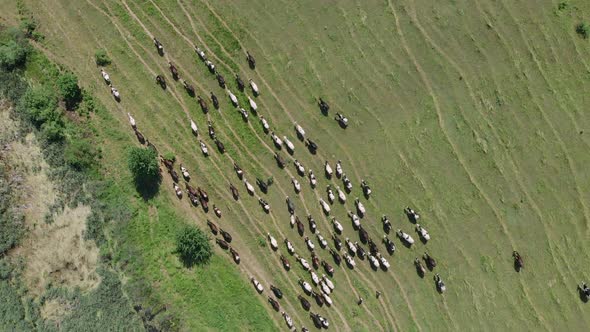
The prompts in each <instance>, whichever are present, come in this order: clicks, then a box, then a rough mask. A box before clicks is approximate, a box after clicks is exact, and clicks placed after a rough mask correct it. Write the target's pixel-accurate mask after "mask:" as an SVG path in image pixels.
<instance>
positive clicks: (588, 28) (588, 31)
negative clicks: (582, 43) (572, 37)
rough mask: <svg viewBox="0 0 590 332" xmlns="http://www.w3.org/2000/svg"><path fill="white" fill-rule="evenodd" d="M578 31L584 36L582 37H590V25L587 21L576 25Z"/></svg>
mask: <svg viewBox="0 0 590 332" xmlns="http://www.w3.org/2000/svg"><path fill="white" fill-rule="evenodd" d="M576 33H578V35H580V36H582V38H584V39H588V37H590V25H588V23H585V22H583V23H580V24H578V25H576Z"/></svg>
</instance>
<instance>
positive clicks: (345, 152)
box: [202, 0, 361, 178]
mask: <svg viewBox="0 0 590 332" xmlns="http://www.w3.org/2000/svg"><path fill="white" fill-rule="evenodd" d="M202 2H203V3H204V4H205V5H206V6H207V8H208V9H209V11H210V12H211V13H212V14H213V15H214V16H215V18H216V19H217V20H219V22H220V23H221V24H222V25H223V26H224V27H225V28H226V29H227V31H228V32H229V33H230V34H231V35H232V36H233V37H234V38H235V39H236V40H237V42H238V44H239V45H240V47H241V49H242V50H244V51H245V50H246V48H245V47H244V45H243V44H242V42H241V41H240V40H239V38H238V37H237V36H236V35H235V33H234V32H233V31H232V30H231V28H230V27H229V26H228V24H227V22H225V21H224V20H223V18H221V17H220V16H219V14H217V12H215V10H214V9H213V8H212V7H211V5H210V4H209V2H208V1H206V0H202ZM246 34H247V35H248V36H249V37H250V38H251V39H252V40H253V41H254V42H255V43H256V44H257V45H258V46H259V48H260V51H261V52H262V54H263V56H264V57H265V58H270V57H269V56H268V55H267V54H266V53H265V52H264V50H263V48H262V47H260V45H261V44H260V42H259V41H258V39H256V37H254V36H253V35H252V34H250V33H249V32H246ZM269 65H270V68H271V69H272V71H273V72H274V73H275V74H276V76H277V77H278V79H279V81H280V82H281V84H283V86H284V88H285V91H287V92H289V93H290V94H291V95H292V96H293V99H294V100H295V101H296V102H298V103H299V105H300V106H301V107H302V108H305V107H306V106H308V105H307V104H306V103H304V102H303V101H301V100H300V99H299V98H298V97H297V95H296V94H295V93H294V92H293V90H292V89H291V88H290V87H289V85H288V84H287V83H286V82H285V81H284V79H283V78H282V77H281V76H280V75H279V71H278V70H277V69H276V68H275V66H274V64H272V62H269ZM259 79H260V81H261V82H262V84H263V85H264V86H265V87H266V88H267V90H268V91H269V92H270V93H271V95H272V96H273V97H274V99H275V100H276V101H277V102H278V103H279V105H280V106H281V107H282V108H283V110H284V111H285V114H286V115H287V116H288V117H289V119H290V120H291V122H295V119H294V118H293V116H292V115H291V113H290V112H289V111H288V108H287V107H286V106H285V105H284V104H283V102H282V101H281V100H280V98H278V96H277V95H276V93H275V92H274V90H273V89H272V88H271V86H270V85H269V84H268V83H267V82H266V80H265V79H264V77H262V76H259ZM318 125H319V126H321V121H319V122H318ZM324 129H325V128H324ZM325 132H326V134H328V135H329V136H331V138H332V141H333V142H334V144H336V145H338V146H339V147H340V149H341V150H342V152H343V153H344V154H345V155H346V157H347V160H349V162H351V163H352V162H353V160H354V159H353V158H351V156H350V154H349V153H348V151H347V149H345V148H344V147H343V146H342V144H340V143H339V140H338V139H337V138H336V137H334V136H333V135H332V134H331V132H330V131H329V130H326V131H325ZM353 171H354V172H355V173H356V174H355V175H356V176H357V178H361V177H360V175H359V174H358V173H357V172H356V168H353Z"/></svg>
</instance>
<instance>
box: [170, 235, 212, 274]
mask: <svg viewBox="0 0 590 332" xmlns="http://www.w3.org/2000/svg"><path fill="white" fill-rule="evenodd" d="M176 253H177V254H178V255H179V257H180V260H181V261H182V263H183V264H184V265H185V266H186V267H191V266H193V265H201V264H206V263H207V262H209V259H210V258H211V255H212V254H213V250H212V248H211V243H210V242H209V237H208V236H207V235H206V234H205V233H204V232H203V231H202V230H200V229H199V228H197V227H196V226H185V227H184V228H183V229H181V230H180V232H178V234H177V236H176Z"/></svg>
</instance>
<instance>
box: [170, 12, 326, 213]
mask: <svg viewBox="0 0 590 332" xmlns="http://www.w3.org/2000/svg"><path fill="white" fill-rule="evenodd" d="M162 14H163V13H162ZM168 23H169V24H172V23H171V22H170V21H169V20H168ZM175 31H176V32H177V33H179V34H181V33H180V32H179V30H178V29H176V28H175ZM185 40H186V38H185ZM260 140H261V141H262V139H260ZM263 144H264V145H265V146H266V147H267V149H269V150H271V148H270V147H268V145H267V144H266V143H263ZM290 175H291V174H290ZM316 196H317V193H316ZM306 210H308V209H307V207H306Z"/></svg>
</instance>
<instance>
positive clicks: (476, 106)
mask: <svg viewBox="0 0 590 332" xmlns="http://www.w3.org/2000/svg"><path fill="white" fill-rule="evenodd" d="M413 19H414V21H415V22H416V27H417V28H418V29H419V30H420V31H421V33H422V34H423V36H424V37H425V39H426V40H427V41H428V42H429V43H430V44H431V45H432V46H433V48H434V49H435V50H436V51H437V52H438V53H439V54H440V55H441V56H442V58H444V59H445V60H446V61H447V62H448V63H449V64H450V65H451V66H452V67H453V68H455V70H456V71H457V72H458V73H459V74H460V75H461V77H463V78H464V79H463V82H464V83H465V85H466V87H467V90H468V92H469V95H470V97H471V99H472V100H473V103H474V105H475V108H476V109H477V110H478V112H479V113H480V117H481V118H482V119H485V121H486V123H487V125H488V127H489V128H490V129H491V131H492V133H493V135H494V136H495V138H496V139H497V140H498V141H499V140H500V137H499V135H498V133H497V131H496V128H495V127H494V126H493V124H492V123H491V122H490V121H489V120H488V119H487V118H486V116H485V115H484V114H483V113H482V110H481V107H480V105H479V104H478V103H477V101H476V99H475V96H474V94H473V89H472V88H471V86H470V84H469V81H468V79H467V78H466V77H467V76H466V75H465V73H463V71H462V70H461V69H460V67H459V66H458V65H457V64H456V63H455V62H454V61H453V60H452V58H451V57H450V56H448V54H446V53H445V52H444V51H443V50H442V49H441V48H440V47H439V46H438V45H437V44H436V42H434V41H433V40H432V38H430V36H429V35H428V33H427V32H426V31H425V30H424V28H423V27H422V26H421V24H420V23H419V20H418V17H417V16H416V14H415V13H414V15H413ZM507 157H508V161H509V163H510V166H511V168H512V169H513V172H514V174H515V180H516V182H517V184H518V186H519V187H520V189H521V191H522V192H524V194H525V196H526V197H527V200H528V202H529V204H530V205H531V207H532V208H533V210H534V211H535V212H536V214H537V216H538V217H539V219H544V218H543V216H542V213H541V211H540V209H539V208H538V206H537V204H536V203H535V201H534V200H533V199H532V197H531V195H530V193H529V192H528V191H527V189H526V186H525V185H524V184H523V183H522V180H521V177H520V176H519V174H520V172H519V171H518V168H517V167H516V164H515V162H514V159H513V158H512V156H511V155H510V154H507ZM495 163H496V165H497V166H498V167H499V169H502V167H500V166H499V164H497V162H496V161H495ZM511 186H512V185H511ZM543 228H544V230H545V234H548V232H549V231H548V229H547V227H546V225H545V223H543ZM548 245H549V248H550V252H551V253H552V256H553V261H554V263H555V264H556V265H557V261H556V259H555V257H554V255H553V252H554V250H553V249H552V248H551V247H552V246H551V241H550V240H549V239H548ZM562 279H563V274H562ZM530 303H531V304H532V301H530Z"/></svg>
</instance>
